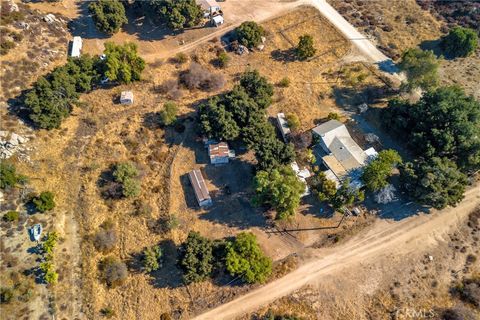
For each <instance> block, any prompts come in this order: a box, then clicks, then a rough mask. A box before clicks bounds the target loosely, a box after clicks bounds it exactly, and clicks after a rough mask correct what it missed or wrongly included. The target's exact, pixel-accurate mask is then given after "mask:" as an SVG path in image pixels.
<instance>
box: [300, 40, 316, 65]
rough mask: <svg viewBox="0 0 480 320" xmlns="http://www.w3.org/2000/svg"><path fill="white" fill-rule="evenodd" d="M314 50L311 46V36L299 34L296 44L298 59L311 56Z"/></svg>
mask: <svg viewBox="0 0 480 320" xmlns="http://www.w3.org/2000/svg"><path fill="white" fill-rule="evenodd" d="M316 52H317V50H316V49H315V47H314V46H313V37H312V36H311V35H308V34H305V35H303V36H301V37H300V39H299V40H298V45H297V57H298V58H299V59H300V60H306V59H308V58H311V57H313V56H314V55H315V53H316Z"/></svg>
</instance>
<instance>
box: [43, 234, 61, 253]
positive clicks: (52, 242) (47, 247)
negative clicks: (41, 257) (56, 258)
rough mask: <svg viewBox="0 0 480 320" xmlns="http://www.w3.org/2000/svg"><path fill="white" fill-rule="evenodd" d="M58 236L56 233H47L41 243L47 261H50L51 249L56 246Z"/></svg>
mask: <svg viewBox="0 0 480 320" xmlns="http://www.w3.org/2000/svg"><path fill="white" fill-rule="evenodd" d="M57 240H58V234H57V233H56V232H49V233H48V234H47V236H46V238H45V241H44V242H43V243H42V251H43V253H44V254H45V255H46V257H47V259H51V257H52V255H53V249H54V248H55V246H56V245H57Z"/></svg>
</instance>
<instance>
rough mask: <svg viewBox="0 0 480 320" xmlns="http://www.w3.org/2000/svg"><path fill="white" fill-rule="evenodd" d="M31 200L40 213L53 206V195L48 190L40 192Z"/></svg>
mask: <svg viewBox="0 0 480 320" xmlns="http://www.w3.org/2000/svg"><path fill="white" fill-rule="evenodd" d="M32 202H33V204H34V205H35V208H36V209H37V210H38V211H39V212H42V213H43V212H47V211H50V210H52V209H53V208H55V196H54V194H53V193H52V192H50V191H44V192H42V193H40V195H39V196H36V197H34V198H33V200H32Z"/></svg>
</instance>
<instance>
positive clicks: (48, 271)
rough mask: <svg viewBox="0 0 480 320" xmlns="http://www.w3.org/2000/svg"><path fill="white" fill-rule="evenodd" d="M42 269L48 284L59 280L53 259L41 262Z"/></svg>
mask: <svg viewBox="0 0 480 320" xmlns="http://www.w3.org/2000/svg"><path fill="white" fill-rule="evenodd" d="M40 270H41V271H42V272H43V280H45V282H46V283H48V284H55V283H57V281H58V273H57V272H56V271H55V266H54V265H53V263H52V262H51V261H45V262H42V263H41V264H40Z"/></svg>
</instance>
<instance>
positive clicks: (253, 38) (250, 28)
mask: <svg viewBox="0 0 480 320" xmlns="http://www.w3.org/2000/svg"><path fill="white" fill-rule="evenodd" d="M235 31H236V33H237V38H238V41H239V42H240V43H241V44H243V45H244V46H246V47H248V48H254V47H256V46H258V45H259V44H260V43H261V42H262V37H263V36H264V35H265V30H263V28H262V27H261V26H259V25H258V24H257V23H256V22H254V21H245V22H243V23H242V24H241V25H240V26H239V27H237V28H236V29H235Z"/></svg>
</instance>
